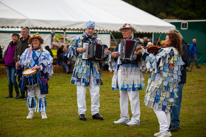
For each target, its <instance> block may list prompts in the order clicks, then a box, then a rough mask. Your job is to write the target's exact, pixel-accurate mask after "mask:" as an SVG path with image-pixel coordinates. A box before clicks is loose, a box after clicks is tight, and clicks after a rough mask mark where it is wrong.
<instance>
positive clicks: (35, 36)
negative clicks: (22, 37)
mask: <svg viewBox="0 0 206 137" xmlns="http://www.w3.org/2000/svg"><path fill="white" fill-rule="evenodd" d="M33 39H38V40H39V41H40V43H41V44H43V42H44V40H43V39H42V37H41V36H40V35H39V34H34V35H33V36H31V37H30V38H29V43H30V44H31V43H32V40H33Z"/></svg>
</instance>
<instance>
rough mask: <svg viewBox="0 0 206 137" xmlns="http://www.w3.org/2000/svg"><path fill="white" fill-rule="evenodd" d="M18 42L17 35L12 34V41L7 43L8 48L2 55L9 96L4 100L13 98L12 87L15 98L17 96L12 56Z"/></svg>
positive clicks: (17, 89)
mask: <svg viewBox="0 0 206 137" xmlns="http://www.w3.org/2000/svg"><path fill="white" fill-rule="evenodd" d="M18 40H19V34H17V33H13V35H12V41H11V42H10V43H9V45H8V48H7V49H6V51H5V54H4V62H5V66H6V71H7V76H8V86H9V96H7V97H6V98H13V86H14V88H15V91H16V97H15V98H17V97H18V96H19V87H18V84H17V82H16V76H15V72H16V68H15V63H14V54H15V49H16V46H17V41H18Z"/></svg>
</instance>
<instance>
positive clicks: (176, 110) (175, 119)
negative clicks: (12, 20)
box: [170, 30, 189, 132]
mask: <svg viewBox="0 0 206 137" xmlns="http://www.w3.org/2000/svg"><path fill="white" fill-rule="evenodd" d="M172 31H175V32H176V33H178V34H179V35H180V36H181V37H182V35H181V34H180V32H179V31H177V30H172ZM182 51H183V54H182V60H183V62H184V63H185V65H184V66H183V70H182V71H181V72H182V76H181V81H180V82H179V87H178V89H179V90H178V92H177V96H178V97H177V98H176V99H175V103H174V106H173V107H172V113H171V126H170V131H171V132H176V131H178V128H179V125H180V120H179V115H180V108H181V101H182V90H183V86H184V84H185V83H186V67H187V66H188V64H189V49H188V47H187V43H186V42H185V41H184V40H183V39H182Z"/></svg>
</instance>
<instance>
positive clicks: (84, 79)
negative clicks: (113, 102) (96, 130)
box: [67, 21, 109, 120]
mask: <svg viewBox="0 0 206 137" xmlns="http://www.w3.org/2000/svg"><path fill="white" fill-rule="evenodd" d="M94 29H95V23H94V22H93V21H89V22H87V23H86V32H85V33H84V34H83V35H82V36H78V37H77V38H76V39H75V40H74V41H73V43H72V44H71V45H70V47H69V49H68V54H67V57H68V58H69V59H71V58H72V57H73V55H77V56H78V57H77V60H76V63H75V67H74V70H73V74H72V78H71V83H72V84H75V85H77V106H78V114H79V119H80V120H86V116H85V111H86V110H87V108H86V101H85V97H86V88H87V87H89V90H90V97H91V113H92V118H93V119H98V120H103V117H102V116H101V115H100V114H99V107H100V102H99V97H100V94H99V90H100V89H99V86H100V85H103V82H102V78H101V71H100V66H99V61H98V60H96V58H95V57H94V55H93V53H94V52H95V50H94V47H95V46H97V43H98V40H97V38H96V37H94V36H93V32H94ZM86 47H87V48H86ZM103 54H106V55H108V54H109V50H105V51H104V53H103ZM106 58H107V57H106Z"/></svg>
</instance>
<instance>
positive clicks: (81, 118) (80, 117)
mask: <svg viewBox="0 0 206 137" xmlns="http://www.w3.org/2000/svg"><path fill="white" fill-rule="evenodd" d="M79 119H80V120H84V121H86V120H87V119H86V117H85V115H84V114H80V115H79Z"/></svg>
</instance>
